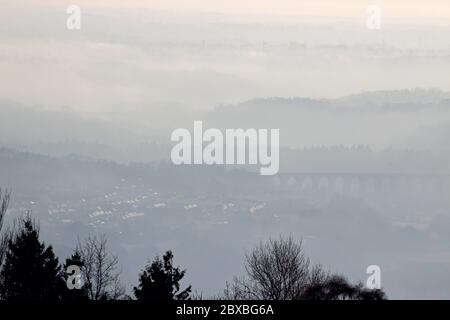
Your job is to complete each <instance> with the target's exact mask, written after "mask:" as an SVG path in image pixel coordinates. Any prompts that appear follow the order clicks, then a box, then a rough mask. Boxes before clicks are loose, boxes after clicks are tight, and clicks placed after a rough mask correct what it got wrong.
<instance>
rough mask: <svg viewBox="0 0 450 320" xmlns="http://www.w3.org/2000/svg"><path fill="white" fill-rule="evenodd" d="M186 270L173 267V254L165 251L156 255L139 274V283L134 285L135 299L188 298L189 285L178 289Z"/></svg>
mask: <svg viewBox="0 0 450 320" xmlns="http://www.w3.org/2000/svg"><path fill="white" fill-rule="evenodd" d="M185 273H186V271H185V270H180V269H179V268H178V267H177V268H174V267H173V254H172V252H171V251H167V252H166V254H165V255H164V256H163V260H161V258H159V257H156V258H155V260H153V262H152V263H151V265H147V266H146V267H145V270H143V271H142V273H141V274H140V276H139V285H138V287H134V295H135V297H136V299H137V300H166V301H168V300H189V299H190V293H191V286H188V287H187V288H186V289H184V290H181V291H180V281H181V279H183V277H184V275H185Z"/></svg>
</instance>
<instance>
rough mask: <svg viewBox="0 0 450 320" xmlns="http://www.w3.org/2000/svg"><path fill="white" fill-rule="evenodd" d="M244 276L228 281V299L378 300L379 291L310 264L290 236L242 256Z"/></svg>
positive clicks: (380, 292) (261, 245)
mask: <svg viewBox="0 0 450 320" xmlns="http://www.w3.org/2000/svg"><path fill="white" fill-rule="evenodd" d="M245 270H246V276H244V277H241V278H238V277H235V278H234V281H233V282H232V283H227V286H226V289H225V292H224V298H225V299H231V300H242V299H250V300H252V299H256V300H369V299H372V300H377V299H378V300H380V299H385V298H386V296H385V294H384V292H383V291H382V290H369V289H365V288H364V287H363V286H362V285H361V284H358V285H352V284H350V283H349V282H348V281H347V280H346V279H345V278H344V277H342V276H339V275H334V274H330V273H328V272H326V271H324V270H323V268H322V267H321V266H319V265H315V266H311V264H310V261H309V259H308V258H306V257H305V255H304V253H303V249H302V243H301V242H295V241H294V240H293V239H292V238H291V237H289V238H287V239H284V238H282V237H280V238H279V239H277V240H273V239H270V240H269V241H268V242H266V243H260V244H259V245H258V246H257V247H256V248H254V249H253V250H252V251H251V252H250V253H249V254H246V257H245Z"/></svg>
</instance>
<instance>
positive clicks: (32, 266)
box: [0, 215, 65, 301]
mask: <svg viewBox="0 0 450 320" xmlns="http://www.w3.org/2000/svg"><path fill="white" fill-rule="evenodd" d="M0 275H1V277H0V278H1V279H2V283H1V284H0V291H1V296H2V298H3V299H4V300H7V301H55V300H60V299H61V292H62V291H63V290H64V286H65V282H64V279H63V278H62V275H61V267H60V265H59V262H58V258H56V257H55V254H54V253H53V249H52V247H51V246H48V247H46V246H45V244H44V243H41V242H40V241H39V230H38V228H37V227H36V225H35V224H34V222H33V221H32V219H31V217H30V216H29V215H28V216H27V217H26V218H24V219H23V221H22V226H21V228H20V230H19V231H18V232H17V234H16V235H15V236H14V237H13V238H12V239H10V240H9V242H8V247H7V252H6V256H5V261H4V265H3V268H2V270H1V273H0Z"/></svg>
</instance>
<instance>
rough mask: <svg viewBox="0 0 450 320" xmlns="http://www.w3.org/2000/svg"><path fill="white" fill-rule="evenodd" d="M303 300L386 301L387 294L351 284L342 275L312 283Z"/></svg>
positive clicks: (328, 276) (327, 277) (331, 276)
mask: <svg viewBox="0 0 450 320" xmlns="http://www.w3.org/2000/svg"><path fill="white" fill-rule="evenodd" d="M301 298H302V299H304V300H384V299H386V295H385V293H384V292H383V291H382V290H380V289H368V288H364V286H363V285H362V284H361V283H359V284H357V285H353V284H351V283H350V282H349V281H348V280H347V279H346V278H345V277H343V276H340V275H327V276H326V278H324V279H323V280H322V281H319V282H315V283H311V284H310V285H309V286H308V287H307V289H306V290H305V292H304V293H303V295H302V297H301Z"/></svg>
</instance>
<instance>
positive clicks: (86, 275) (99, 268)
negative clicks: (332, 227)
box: [77, 236, 125, 300]
mask: <svg viewBox="0 0 450 320" xmlns="http://www.w3.org/2000/svg"><path fill="white" fill-rule="evenodd" d="M77 251H78V253H79V255H80V257H81V259H80V260H81V261H82V262H83V263H82V266H81V271H82V272H81V275H82V281H83V283H84V284H85V285H86V289H87V292H88V296H89V299H90V300H116V299H121V298H123V297H124V295H125V289H124V287H123V286H122V284H121V283H120V272H119V271H118V263H119V259H118V257H117V256H115V255H113V254H111V253H110V252H108V246H107V240H106V237H105V236H101V237H100V238H97V237H96V236H92V237H89V238H87V239H86V240H85V242H84V243H79V244H78V248H77Z"/></svg>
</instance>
